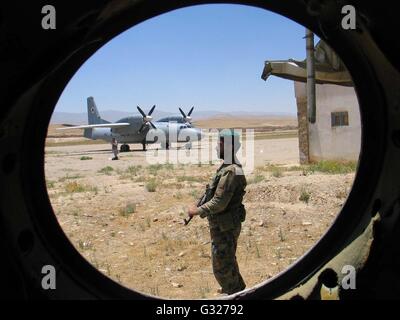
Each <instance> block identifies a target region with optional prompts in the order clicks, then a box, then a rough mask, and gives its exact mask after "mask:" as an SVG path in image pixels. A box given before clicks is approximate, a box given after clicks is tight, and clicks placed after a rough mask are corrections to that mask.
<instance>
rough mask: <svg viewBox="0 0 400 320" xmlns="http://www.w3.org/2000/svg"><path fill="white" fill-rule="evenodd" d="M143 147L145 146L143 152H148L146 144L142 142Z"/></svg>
mask: <svg viewBox="0 0 400 320" xmlns="http://www.w3.org/2000/svg"><path fill="white" fill-rule="evenodd" d="M142 146H143V151H146V150H147V149H146V143H145V142H142Z"/></svg>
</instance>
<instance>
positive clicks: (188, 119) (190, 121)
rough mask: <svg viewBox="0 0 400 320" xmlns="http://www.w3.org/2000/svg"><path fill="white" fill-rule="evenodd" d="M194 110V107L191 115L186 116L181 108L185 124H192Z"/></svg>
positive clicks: (190, 112)
mask: <svg viewBox="0 0 400 320" xmlns="http://www.w3.org/2000/svg"><path fill="white" fill-rule="evenodd" d="M193 109H194V107H192V108H191V109H190V111H189V113H188V114H187V115H186V114H185V113H184V112H183V110H182V109H181V108H179V111H180V112H181V114H182V116H183V118H184V119H185V122H188V123H189V124H191V123H192V117H191V114H192V112H193Z"/></svg>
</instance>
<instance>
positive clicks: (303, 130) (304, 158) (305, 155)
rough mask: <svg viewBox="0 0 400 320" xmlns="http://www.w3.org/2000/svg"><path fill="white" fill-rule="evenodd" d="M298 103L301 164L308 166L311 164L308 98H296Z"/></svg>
mask: <svg viewBox="0 0 400 320" xmlns="http://www.w3.org/2000/svg"><path fill="white" fill-rule="evenodd" d="M296 102H297V122H298V128H299V156H300V164H308V163H309V162H310V141H309V139H310V138H309V137H310V135H309V132H308V116H307V114H308V112H307V97H296Z"/></svg>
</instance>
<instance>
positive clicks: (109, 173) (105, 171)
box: [98, 166, 114, 176]
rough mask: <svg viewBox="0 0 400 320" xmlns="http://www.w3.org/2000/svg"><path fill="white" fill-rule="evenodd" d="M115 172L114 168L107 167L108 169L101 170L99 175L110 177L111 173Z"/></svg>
mask: <svg viewBox="0 0 400 320" xmlns="http://www.w3.org/2000/svg"><path fill="white" fill-rule="evenodd" d="M113 171H114V168H113V167H110V166H107V167H104V168H102V169H100V170H99V171H98V172H99V173H104V174H105V175H107V176H110V175H111V172H113Z"/></svg>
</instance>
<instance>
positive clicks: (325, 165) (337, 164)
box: [309, 160, 357, 174]
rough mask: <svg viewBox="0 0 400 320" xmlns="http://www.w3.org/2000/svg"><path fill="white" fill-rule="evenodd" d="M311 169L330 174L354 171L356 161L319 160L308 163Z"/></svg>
mask: <svg viewBox="0 0 400 320" xmlns="http://www.w3.org/2000/svg"><path fill="white" fill-rule="evenodd" d="M309 167H310V170H311V171H319V172H324V173H330V174H343V173H351V172H355V171H356V169H357V162H355V161H331V160H325V161H319V162H316V163H312V164H310V166H309Z"/></svg>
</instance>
